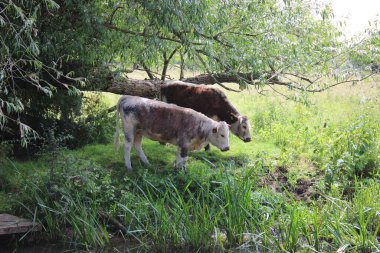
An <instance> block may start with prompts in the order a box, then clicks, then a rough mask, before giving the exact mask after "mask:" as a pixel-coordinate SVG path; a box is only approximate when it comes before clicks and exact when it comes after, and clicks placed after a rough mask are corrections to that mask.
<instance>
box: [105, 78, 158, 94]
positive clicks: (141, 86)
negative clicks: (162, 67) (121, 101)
mask: <svg viewBox="0 0 380 253" xmlns="http://www.w3.org/2000/svg"><path fill="white" fill-rule="evenodd" d="M163 84H165V81H162V80H137V79H126V80H125V81H123V82H121V81H112V82H111V85H110V87H108V89H107V91H108V92H112V93H115V94H120V95H133V96H140V97H146V98H155V97H158V95H159V91H160V87H161V86H162V85H163Z"/></svg>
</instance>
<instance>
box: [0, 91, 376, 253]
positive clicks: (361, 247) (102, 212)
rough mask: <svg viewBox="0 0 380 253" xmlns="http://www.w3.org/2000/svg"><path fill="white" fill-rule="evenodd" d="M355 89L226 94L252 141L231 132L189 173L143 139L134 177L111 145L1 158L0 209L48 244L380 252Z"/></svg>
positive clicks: (366, 125) (371, 113)
mask: <svg viewBox="0 0 380 253" xmlns="http://www.w3.org/2000/svg"><path fill="white" fill-rule="evenodd" d="M363 85H365V84H363ZM375 88H376V87H375ZM375 88H374V89H375ZM345 89H348V90H350V89H353V90H354V91H355V92H356V91H357V89H358V87H353V88H351V87H349V88H345ZM365 89H368V90H367V93H368V94H367V93H366V94H367V95H368V96H370V95H371V94H375V92H374V90H371V89H369V88H368V87H365ZM354 91H352V92H351V93H352V94H351V93H349V92H348V93H347V90H345V92H344V93H343V94H344V96H343V95H339V94H340V93H339V92H334V91H333V92H330V93H327V94H325V95H323V96H322V95H321V96H320V97H311V98H310V103H308V104H296V103H293V102H289V101H284V100H281V99H278V98H275V97H272V98H268V97H260V96H256V95H255V96H252V94H249V93H242V94H239V95H234V94H228V96H229V98H230V99H231V101H232V102H233V104H234V105H236V107H237V108H238V109H239V111H241V113H242V114H246V115H248V116H249V118H250V120H251V124H252V133H253V134H252V136H253V141H252V142H251V143H242V142H240V140H238V139H237V138H235V137H233V136H231V147H232V150H231V151H229V152H226V153H221V152H220V151H218V150H217V149H216V148H213V149H212V151H211V152H209V153H207V152H204V151H201V152H198V153H192V154H191V155H190V159H189V163H188V170H187V172H182V171H175V170H174V169H173V164H174V160H175V148H174V147H172V146H162V145H159V144H158V143H155V142H153V141H149V140H145V141H144V143H143V149H144V151H145V153H146V154H147V157H148V159H150V161H151V164H152V165H150V166H147V167H144V166H143V165H142V164H141V163H140V162H139V160H138V157H137V155H136V153H134V152H133V153H132V163H133V166H134V168H135V170H134V172H133V173H128V172H127V171H126V169H125V168H124V165H123V154H122V152H120V153H115V151H114V149H113V147H112V145H111V144H107V145H90V146H86V147H84V148H82V149H80V150H77V151H68V150H64V149H61V148H59V147H58V148H49V151H46V152H42V153H41V155H40V158H39V159H38V160H36V161H32V162H20V161H15V160H13V159H9V158H8V157H6V156H5V157H4V159H2V160H1V161H0V165H1V168H2V169H1V170H0V176H1V177H0V182H1V184H0V210H1V211H12V212H14V213H15V214H22V213H25V211H27V213H28V215H27V216H29V218H33V217H36V218H37V219H38V221H39V222H40V223H41V224H43V228H44V231H45V233H46V235H48V237H49V238H50V239H59V240H63V241H65V242H67V243H70V245H75V246H77V247H84V248H87V249H92V248H96V247H101V246H105V245H107V244H108V243H109V240H110V235H118V234H122V235H123V237H124V238H126V239H127V241H128V240H133V241H136V242H137V243H138V245H140V247H141V248H142V249H143V250H151V249H154V250H155V251H162V252H171V251H174V250H178V251H180V250H189V251H199V250H201V251H223V250H225V249H231V248H239V249H250V250H256V251H281V252H297V251H303V252H331V251H339V252H343V251H345V252H379V251H380V242H379V238H380V232H379V230H380V199H379V197H378V196H379V195H380V187H379V185H380V184H379V180H380V165H379V163H380V156H379V153H380V150H379V149H380V144H379V139H380V137H379V130H380V127H379V119H380V117H379V116H380V113H379V112H378V110H377V109H376V108H377V107H378V105H379V101H378V99H377V97H376V96H374V95H373V96H372V97H371V99H370V100H366V101H365V102H361V100H360V97H357V96H356V95H355V94H356V93H355V92H354ZM361 92H364V91H361ZM337 98H339V99H337ZM252 108H254V110H252Z"/></svg>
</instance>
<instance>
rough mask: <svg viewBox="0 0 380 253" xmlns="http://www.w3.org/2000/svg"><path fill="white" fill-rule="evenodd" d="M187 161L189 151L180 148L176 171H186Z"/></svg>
mask: <svg viewBox="0 0 380 253" xmlns="http://www.w3.org/2000/svg"><path fill="white" fill-rule="evenodd" d="M186 161H187V149H186V148H180V147H178V149H177V160H176V162H175V167H176V169H179V168H181V169H182V170H183V171H186Z"/></svg>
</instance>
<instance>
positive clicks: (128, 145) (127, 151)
mask: <svg viewBox="0 0 380 253" xmlns="http://www.w3.org/2000/svg"><path fill="white" fill-rule="evenodd" d="M132 138H133V135H131V134H128V133H127V132H125V133H124V147H125V148H124V159H125V167H127V169H128V171H132V164H131V149H132Z"/></svg>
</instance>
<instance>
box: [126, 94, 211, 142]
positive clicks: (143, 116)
mask: <svg viewBox="0 0 380 253" xmlns="http://www.w3.org/2000/svg"><path fill="white" fill-rule="evenodd" d="M123 100H124V101H123V102H122V103H121V104H122V105H121V107H122V108H120V109H121V110H123V113H124V115H127V116H132V119H133V120H135V121H136V131H140V132H142V133H143V134H144V135H146V136H148V137H150V138H151V139H154V140H159V141H165V142H169V143H172V144H177V143H176V142H178V141H179V142H181V141H184V140H189V139H193V138H201V139H205V138H206V135H207V132H206V131H205V130H206V129H205V126H206V125H207V124H210V121H211V120H210V119H209V118H207V117H206V116H205V115H202V114H201V113H198V112H196V111H194V110H192V109H189V108H182V107H180V106H177V105H174V104H167V103H164V102H161V101H155V100H150V99H145V98H140V97H133V96H123Z"/></svg>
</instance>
